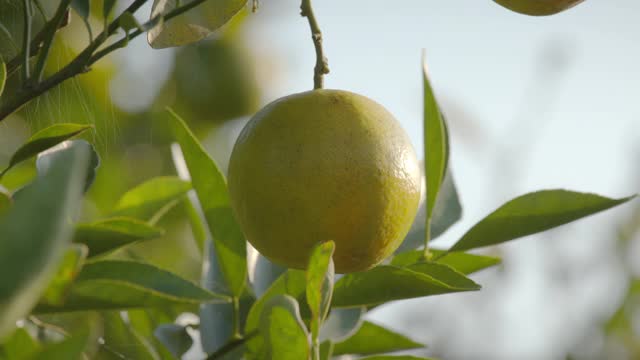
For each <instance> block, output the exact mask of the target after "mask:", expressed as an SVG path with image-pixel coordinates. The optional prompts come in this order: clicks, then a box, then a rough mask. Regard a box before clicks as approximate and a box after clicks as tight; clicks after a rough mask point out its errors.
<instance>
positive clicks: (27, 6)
mask: <svg viewBox="0 0 640 360" xmlns="http://www.w3.org/2000/svg"><path fill="white" fill-rule="evenodd" d="M22 6H23V9H22V14H23V21H24V27H23V33H22V75H23V77H24V81H25V82H27V81H28V80H29V76H30V74H29V58H30V56H29V52H30V50H31V1H30V0H23V1H22Z"/></svg>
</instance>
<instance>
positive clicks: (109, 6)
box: [102, 0, 116, 19]
mask: <svg viewBox="0 0 640 360" xmlns="http://www.w3.org/2000/svg"><path fill="white" fill-rule="evenodd" d="M115 5H116V0H104V2H103V7H102V16H103V17H104V18H105V19H107V18H108V17H109V15H110V14H111V11H113V7H114V6H115Z"/></svg>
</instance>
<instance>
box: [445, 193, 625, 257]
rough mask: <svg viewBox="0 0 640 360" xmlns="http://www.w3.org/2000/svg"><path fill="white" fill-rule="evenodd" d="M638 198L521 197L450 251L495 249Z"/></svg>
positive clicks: (505, 206)
mask: <svg viewBox="0 0 640 360" xmlns="http://www.w3.org/2000/svg"><path fill="white" fill-rule="evenodd" d="M634 197H635V196H630V197H626V198H622V199H609V198H606V197H603V196H600V195H596V194H589V193H579V192H575V191H568V190H542V191H537V192H533V193H529V194H525V195H522V196H519V197H517V198H515V199H513V200H511V201H509V202H507V203H506V204H504V205H502V206H501V207H500V208H498V209H497V210H496V211H494V212H492V213H491V214H489V215H488V216H487V217H485V218H484V219H482V220H481V221H480V222H479V223H477V224H476V225H474V226H473V227H472V228H471V229H470V230H469V231H467V233H466V234H464V235H463V236H462V238H461V239H460V240H459V241H458V242H457V243H455V245H453V247H451V249H450V250H449V251H462V250H468V249H474V248H478V247H483V246H489V245H495V244H499V243H502V242H505V241H509V240H513V239H517V238H520V237H523V236H527V235H531V234H535V233H539V232H542V231H545V230H549V229H552V228H554V227H556V226H560V225H564V224H566V223H569V222H572V221H574V220H578V219H580V218H583V217H586V216H589V215H592V214H595V213H597V212H600V211H603V210H607V209H609V208H612V207H614V206H617V205H620V204H623V203H625V202H627V201H629V200H631V199H633V198H634Z"/></svg>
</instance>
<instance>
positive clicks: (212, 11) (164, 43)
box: [147, 0, 247, 49]
mask: <svg viewBox="0 0 640 360" xmlns="http://www.w3.org/2000/svg"><path fill="white" fill-rule="evenodd" d="M187 2H188V1H186V0H183V1H181V2H180V3H181V5H182V6H184V5H185V4H186V3H187ZM246 3H247V0H217V1H205V2H204V3H202V4H200V5H198V6H196V7H195V8H193V9H191V10H188V11H187V12H185V13H184V14H181V15H179V16H177V17H175V18H173V19H170V20H167V21H165V22H164V24H163V25H162V26H158V27H156V28H154V29H152V30H151V31H149V33H148V34H147V41H148V42H149V44H150V45H151V47H153V48H156V49H161V48H166V47H172V46H180V45H186V44H190V43H193V42H196V41H199V40H202V39H203V38H205V37H206V36H208V35H209V34H211V32H213V31H215V30H217V29H218V28H220V27H221V26H223V25H224V24H226V23H227V22H228V21H229V20H231V18H232V17H233V16H234V15H236V14H237V13H238V12H239V11H240V10H242V8H243V7H244V6H245V4H246ZM177 5H178V1H177V0H154V2H153V7H152V10H151V18H152V19H153V18H155V17H157V16H159V15H167V14H168V13H169V12H171V11H172V10H174V9H176V7H177Z"/></svg>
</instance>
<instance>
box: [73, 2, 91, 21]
mask: <svg viewBox="0 0 640 360" xmlns="http://www.w3.org/2000/svg"><path fill="white" fill-rule="evenodd" d="M71 7H72V8H73V10H75V11H76V13H78V15H79V16H80V17H81V18H83V19H88V18H89V14H91V1H90V0H71Z"/></svg>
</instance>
